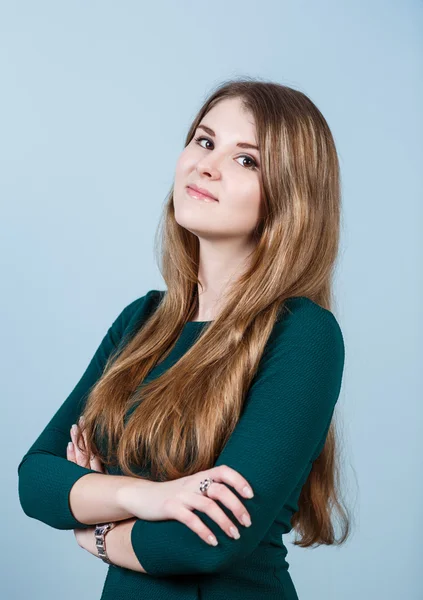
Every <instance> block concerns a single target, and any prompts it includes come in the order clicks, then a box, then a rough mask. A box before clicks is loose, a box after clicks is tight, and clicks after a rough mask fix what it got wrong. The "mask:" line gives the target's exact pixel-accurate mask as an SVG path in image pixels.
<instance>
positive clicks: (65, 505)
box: [18, 290, 155, 529]
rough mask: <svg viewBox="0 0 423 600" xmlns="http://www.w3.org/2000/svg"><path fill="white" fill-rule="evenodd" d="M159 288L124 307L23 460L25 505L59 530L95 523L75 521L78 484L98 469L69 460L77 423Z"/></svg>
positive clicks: (21, 479) (31, 514)
mask: <svg viewBox="0 0 423 600" xmlns="http://www.w3.org/2000/svg"><path fill="white" fill-rule="evenodd" d="M153 292H155V290H151V291H150V292H148V293H147V294H146V295H145V296H143V297H141V298H137V299H136V300H134V301H133V302H131V303H130V304H129V305H128V306H126V307H125V308H124V309H123V310H122V312H121V313H120V314H119V316H118V317H117V318H116V319H115V321H114V322H113V323H112V325H111V326H110V327H109V329H108V331H107V333H106V335H105V336H104V338H103V340H102V342H101V344H100V345H99V347H98V348H97V351H96V352H95V354H94V356H93V357H92V359H91V361H90V363H89V365H88V367H87V368H86V370H85V372H84V373H83V375H82V377H81V378H80V380H79V381H78V383H77V384H76V386H75V387H74V389H73V390H72V391H71V393H70V394H69V396H68V397H67V398H66V400H65V401H64V402H63V404H62V405H61V406H60V408H59V409H58V410H57V412H56V413H55V415H54V416H53V417H52V419H51V420H50V422H49V423H48V424H47V425H46V427H45V428H44V430H43V431H42V432H41V434H40V435H39V436H38V437H37V439H36V440H35V442H34V443H33V444H32V446H31V447H30V448H29V450H28V451H27V452H26V454H25V455H24V456H23V458H22V460H21V461H20V463H19V465H18V478H19V481H18V493H19V500H20V504H21V507H22V509H23V511H24V513H25V514H26V515H27V516H28V517H31V518H34V519H37V520H39V521H42V522H43V523H46V524H47V525H50V526H51V527H54V528H56V529H75V528H87V527H92V525H87V524H85V523H81V522H79V521H78V520H77V519H75V517H74V516H73V514H72V512H71V510H70V506H69V494H70V490H71V488H72V486H73V485H74V483H75V482H76V481H77V480H78V479H79V478H80V477H83V476H84V475H86V474H87V473H96V471H94V470H93V469H89V468H85V467H81V466H79V465H77V464H76V463H74V462H72V461H69V460H68V459H67V458H66V446H67V444H68V442H69V441H70V439H71V438H70V428H71V426H72V424H73V423H77V420H78V418H79V416H80V415H81V413H82V411H83V408H84V405H85V402H86V399H87V398H88V394H89V392H90V391H91V389H92V387H93V386H94V384H95V383H96V382H97V380H98V379H99V378H100V377H101V375H102V373H103V370H104V367H105V365H106V361H107V359H108V357H109V356H110V354H111V353H112V352H113V351H114V350H115V349H116V348H117V347H118V345H119V342H120V341H121V340H122V338H123V335H124V333H125V331H126V330H127V327H128V325H129V322H130V320H131V318H132V316H133V315H134V314H135V313H137V316H138V315H139V314H140V315H141V316H140V318H142V313H143V310H146V309H147V304H148V302H147V301H148V300H149V299H150V297H151V295H152V293H153ZM138 311H140V312H138Z"/></svg>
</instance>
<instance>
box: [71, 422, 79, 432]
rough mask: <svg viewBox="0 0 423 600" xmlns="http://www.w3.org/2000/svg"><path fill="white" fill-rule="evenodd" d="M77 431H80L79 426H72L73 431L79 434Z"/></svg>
mask: <svg viewBox="0 0 423 600" xmlns="http://www.w3.org/2000/svg"><path fill="white" fill-rule="evenodd" d="M77 429H78V426H77V425H76V424H75V423H74V424H73V425H72V431H73V432H74V433H76V432H77Z"/></svg>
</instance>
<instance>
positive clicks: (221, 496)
mask: <svg viewBox="0 0 423 600" xmlns="http://www.w3.org/2000/svg"><path fill="white" fill-rule="evenodd" d="M207 497H208V498H212V499H213V500H219V502H221V503H222V504H224V505H225V506H227V507H228V508H229V510H230V511H232V512H233V514H234V515H235V517H236V518H237V519H238V521H239V522H240V523H241V525H243V526H244V527H249V526H250V525H251V517H250V513H249V512H248V510H247V509H246V508H245V506H244V505H243V503H242V502H241V500H239V498H237V496H235V494H234V493H233V492H232V491H231V490H230V489H229V488H228V487H227V486H226V485H225V484H224V483H218V482H216V481H213V483H212V484H211V485H210V486H209V488H208V489H207ZM215 506H218V505H217V504H216V503H215ZM222 512H223V511H222ZM223 514H225V513H223Z"/></svg>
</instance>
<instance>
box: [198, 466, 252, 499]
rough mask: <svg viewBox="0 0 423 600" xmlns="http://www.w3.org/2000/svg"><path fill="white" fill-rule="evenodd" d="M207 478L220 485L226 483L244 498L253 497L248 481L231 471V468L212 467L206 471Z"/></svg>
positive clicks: (233, 470)
mask: <svg viewBox="0 0 423 600" xmlns="http://www.w3.org/2000/svg"><path fill="white" fill-rule="evenodd" d="M207 477H211V478H212V479H214V481H218V482H220V483H228V484H229V485H231V486H232V487H233V488H235V489H236V490H237V492H238V493H239V494H240V495H241V496H244V497H245V498H253V497H254V493H253V490H252V489H251V486H250V484H249V483H248V481H247V480H246V479H245V477H243V476H242V475H241V474H240V473H238V471H235V469H232V467H228V466H227V465H219V466H218V467H212V468H211V469H207Z"/></svg>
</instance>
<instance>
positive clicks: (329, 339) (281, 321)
mask: <svg viewBox="0 0 423 600" xmlns="http://www.w3.org/2000/svg"><path fill="white" fill-rule="evenodd" d="M289 340H293V341H294V342H295V343H299V344H301V343H303V344H304V347H307V346H308V347H309V345H310V344H312V345H318V346H320V347H321V348H322V349H324V348H331V349H333V348H334V347H336V348H337V350H338V351H339V352H340V353H341V354H343V353H344V337H343V333H342V329H341V326H340V324H339V321H338V319H337V317H336V316H335V314H334V313H333V312H332V311H331V310H328V309H326V308H324V307H323V306H320V304H317V302H314V301H313V300H311V299H310V298H308V297H307V296H295V297H291V298H288V299H287V300H286V301H285V302H284V308H283V310H282V311H281V314H280V315H279V317H278V319H277V321H276V323H275V327H274V330H273V331H272V342H273V344H275V345H280V344H283V345H285V344H286V343H288V342H289ZM273 344H272V345H273Z"/></svg>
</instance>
